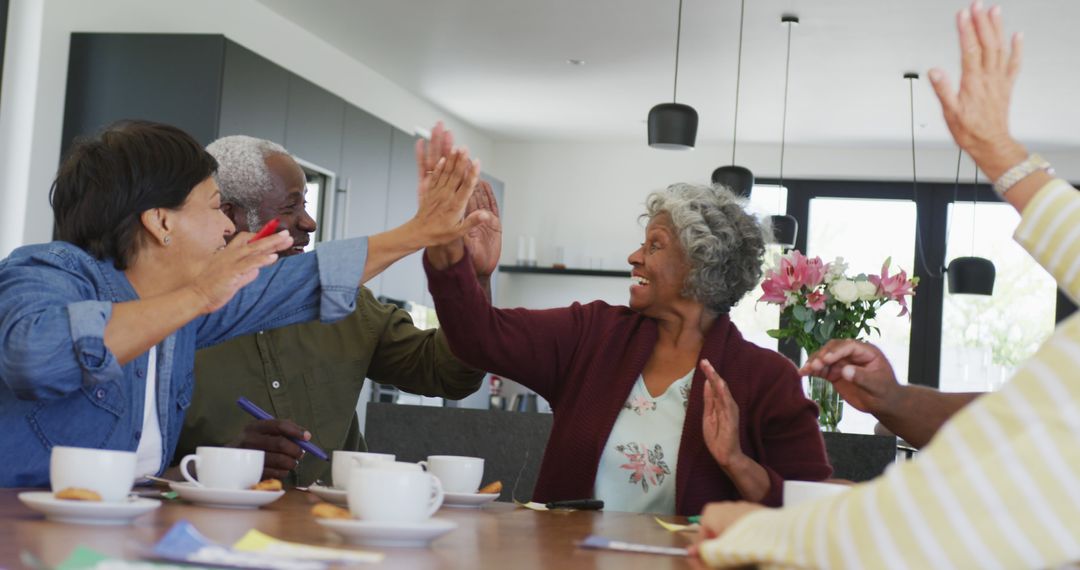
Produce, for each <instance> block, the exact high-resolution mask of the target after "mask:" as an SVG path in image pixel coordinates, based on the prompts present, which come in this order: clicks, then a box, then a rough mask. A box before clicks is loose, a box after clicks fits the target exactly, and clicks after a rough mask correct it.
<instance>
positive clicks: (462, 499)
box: [443, 493, 499, 509]
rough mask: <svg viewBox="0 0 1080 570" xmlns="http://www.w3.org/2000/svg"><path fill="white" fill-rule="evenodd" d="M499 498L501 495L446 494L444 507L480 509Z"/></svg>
mask: <svg viewBox="0 0 1080 570" xmlns="http://www.w3.org/2000/svg"><path fill="white" fill-rule="evenodd" d="M498 498H499V493H446V494H444V495H443V506H444V507H456V508H460V509H479V508H480V507H482V506H484V505H486V504H488V503H490V502H491V501H494V500H495V499H498Z"/></svg>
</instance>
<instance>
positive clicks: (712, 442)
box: [699, 359, 742, 468]
mask: <svg viewBox="0 0 1080 570" xmlns="http://www.w3.org/2000/svg"><path fill="white" fill-rule="evenodd" d="M699 366H700V367H701V371H702V372H703V373H705V414H704V415H703V417H702V420H701V429H702V431H703V432H704V434H705V445H706V447H708V448H709V453H711V454H712V456H713V458H714V459H716V462H717V463H719V464H720V466H721V467H725V468H726V467H727V466H729V465H731V464H732V463H733V461H734V460H735V459H737V458H739V457H740V456H741V455H742V447H741V446H740V445H739V406H738V404H736V403H735V399H734V398H732V397H731V392H729V391H728V388H727V382H724V379H723V378H721V377H720V375H719V374H717V373H716V369H715V368H713V366H712V364H711V363H710V362H709V361H708V360H704V359H703V360H702V361H701V363H700V365H699Z"/></svg>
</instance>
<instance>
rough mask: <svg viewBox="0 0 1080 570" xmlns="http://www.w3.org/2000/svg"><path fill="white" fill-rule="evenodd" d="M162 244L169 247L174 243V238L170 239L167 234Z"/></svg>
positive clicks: (162, 239)
mask: <svg viewBox="0 0 1080 570" xmlns="http://www.w3.org/2000/svg"><path fill="white" fill-rule="evenodd" d="M161 243H164V244H165V245H169V244H170V243H172V238H171V237H169V234H165V237H163V238H161Z"/></svg>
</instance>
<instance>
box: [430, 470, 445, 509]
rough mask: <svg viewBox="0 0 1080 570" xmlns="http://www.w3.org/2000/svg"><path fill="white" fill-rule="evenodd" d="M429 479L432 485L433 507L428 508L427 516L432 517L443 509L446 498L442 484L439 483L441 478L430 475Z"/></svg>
mask: <svg viewBox="0 0 1080 570" xmlns="http://www.w3.org/2000/svg"><path fill="white" fill-rule="evenodd" d="M428 477H431V483H432V485H431V506H430V507H429V508H428V514H427V516H428V517H431V516H432V515H434V514H435V511H437V510H439V508H440V507H442V504H443V498H444V497H445V494H444V493H443V488H442V483H440V482H439V478H438V477H436V476H434V475H428Z"/></svg>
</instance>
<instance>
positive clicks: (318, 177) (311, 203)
mask: <svg viewBox="0 0 1080 570" xmlns="http://www.w3.org/2000/svg"><path fill="white" fill-rule="evenodd" d="M304 176H305V177H306V178H307V183H306V184H305V186H306V189H307V193H306V194H305V195H304V199H305V200H306V201H307V202H306V203H305V204H304V210H306V211H307V213H308V215H309V216H311V219H313V220H315V223H316V224H317V225H318V229H317V230H315V235H313V236H311V241H310V242H308V244H307V247H305V248H304V251H314V250H315V242H317V241H322V240H323V239H327V238H328V237H329V235H330V234H329V233H325V234H324V233H323V227H322V226H323V220H322V217H321V216H322V208H321V207H320V206H321V205H322V194H323V187H324V186H326V176H325V175H323V174H321V173H318V172H313V171H311V170H308V169H304Z"/></svg>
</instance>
